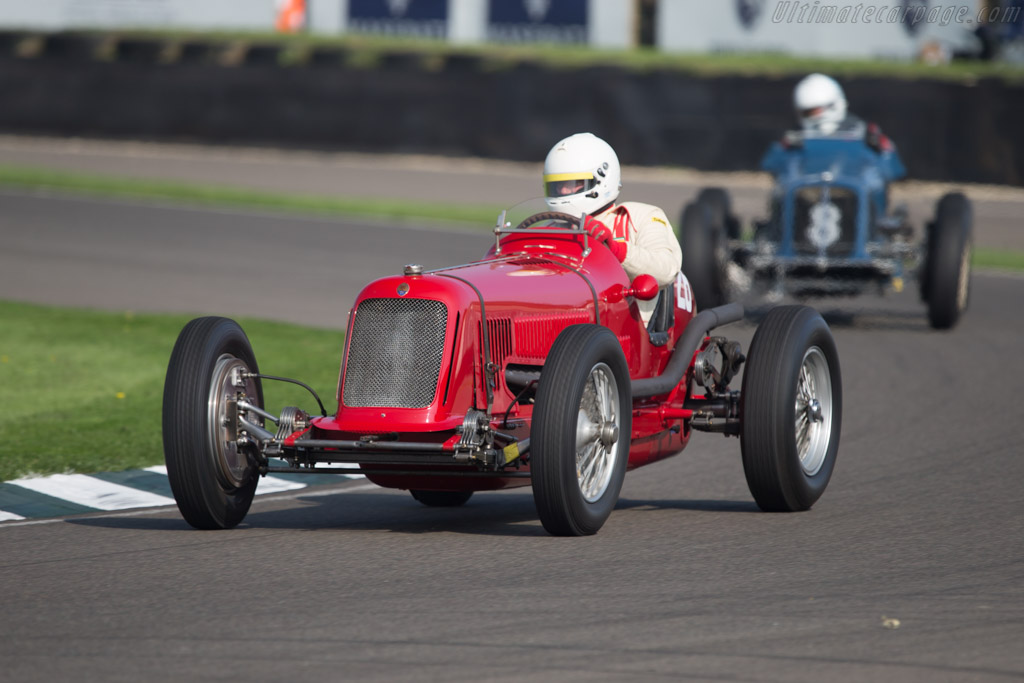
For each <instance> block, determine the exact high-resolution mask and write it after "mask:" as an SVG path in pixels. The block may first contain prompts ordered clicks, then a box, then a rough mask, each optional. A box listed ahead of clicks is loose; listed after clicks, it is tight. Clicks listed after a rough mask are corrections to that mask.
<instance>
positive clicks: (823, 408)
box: [795, 346, 833, 477]
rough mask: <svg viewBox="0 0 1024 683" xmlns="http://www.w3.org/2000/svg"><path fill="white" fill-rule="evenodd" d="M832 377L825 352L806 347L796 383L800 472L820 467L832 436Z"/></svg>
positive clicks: (797, 445) (809, 473)
mask: <svg viewBox="0 0 1024 683" xmlns="http://www.w3.org/2000/svg"><path fill="white" fill-rule="evenodd" d="M832 407H833V401H832V376H831V375H830V374H829V370H828V361H827V360H826V359H825V354H824V353H822V351H821V349H819V348H818V347H817V346H812V347H811V348H809V349H807V352H806V353H805V354H804V358H803V361H802V362H801V363H800V374H799V375H798V377H797V384H796V424H795V428H796V451H797V455H798V457H799V458H800V467H801V468H802V469H803V471H804V474H806V475H807V476H809V477H813V476H814V475H815V474H817V473H818V470H820V469H821V466H822V464H823V463H824V462H825V456H826V455H827V454H828V447H829V442H830V441H831V438H832Z"/></svg>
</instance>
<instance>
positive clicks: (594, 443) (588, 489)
mask: <svg viewBox="0 0 1024 683" xmlns="http://www.w3.org/2000/svg"><path fill="white" fill-rule="evenodd" d="M618 402H619V387H618V384H617V383H616V382H615V376H614V375H613V374H612V370H611V368H610V367H608V366H607V365H606V364H604V363H598V364H597V365H595V366H594V367H593V368H591V370H590V376H589V377H588V378H587V383H586V385H585V386H584V388H583V396H582V398H581V399H580V407H579V413H578V415H577V419H576V481H577V482H578V483H579V487H580V493H582V494H583V499H584V500H586V501H587V502H588V503H593V502H595V501H597V500H599V499H600V498H601V496H602V495H604V492H605V491H606V490H607V488H608V484H609V483H610V482H611V480H612V473H613V472H614V471H615V464H616V462H617V459H618V458H619V457H621V451H622V448H621V445H620V443H619V437H620V433H619V426H620V420H621V416H620V415H619V405H618Z"/></svg>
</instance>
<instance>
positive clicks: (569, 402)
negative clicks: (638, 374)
mask: <svg viewBox="0 0 1024 683" xmlns="http://www.w3.org/2000/svg"><path fill="white" fill-rule="evenodd" d="M632 415H633V413H632V399H631V396H630V383H629V366H628V365H627V364H626V357H625V355H624V354H623V353H622V346H620V344H619V340H618V339H616V337H615V335H614V334H613V333H612V332H611V330H609V329H608V328H606V327H601V326H599V325H572V326H570V327H567V328H566V329H565V330H563V331H562V333H561V334H559V335H558V338H557V339H556V340H555V343H554V345H553V346H552V347H551V352H550V353H549V354H548V357H547V361H546V362H545V363H544V368H543V370H541V374H540V382H538V385H537V396H536V403H535V405H534V409H533V425H532V427H531V430H530V471H531V474H532V477H533V500H534V502H535V503H536V505H537V514H538V515H539V516H540V521H541V523H542V524H543V525H544V528H545V529H547V531H548V532H549V533H551V534H554V535H555V536H587V535H590V534H594V533H597V531H598V529H600V528H601V526H602V525H604V523H605V521H606V520H607V519H608V516H609V515H610V514H611V512H612V510H613V509H614V508H615V504H616V503H617V502H618V500H619V491H620V490H621V489H622V481H623V479H624V478H625V476H626V464H627V461H628V460H629V445H630V435H631V429H632Z"/></svg>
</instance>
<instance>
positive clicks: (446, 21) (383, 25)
mask: <svg viewBox="0 0 1024 683" xmlns="http://www.w3.org/2000/svg"><path fill="white" fill-rule="evenodd" d="M285 4H287V3H286V0H20V1H19V0H0V28H7V29H31V30H37V31H65V30H69V29H113V30H117V29H195V30H207V31H272V30H274V27H275V23H276V19H277V16H278V11H279V10H280V9H281V8H282V7H283V6H284V5H285ZM634 10H635V8H634V0H306V2H305V13H306V23H305V29H306V30H308V31H310V32H312V33H317V34H321V35H338V34H342V33H373V34H383V35H390V36H410V37H429V38H446V39H448V40H450V41H452V42H456V43H484V42H489V41H491V42H521V43H531V42H560V43H588V44H590V45H594V46H597V47H606V48H628V47H631V46H632V45H633V44H634V42H635V41H634V32H635V31H634V28H635V27H634V18H635V11H634Z"/></svg>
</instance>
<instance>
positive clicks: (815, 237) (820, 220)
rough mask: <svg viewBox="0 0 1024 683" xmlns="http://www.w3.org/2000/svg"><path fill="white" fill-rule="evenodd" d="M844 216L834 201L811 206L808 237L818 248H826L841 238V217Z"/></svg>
mask: <svg viewBox="0 0 1024 683" xmlns="http://www.w3.org/2000/svg"><path fill="white" fill-rule="evenodd" d="M842 217H843V214H842V212H841V211H839V207H838V206H836V205H835V204H833V203H832V202H819V203H817V204H815V205H814V206H813V207H811V225H810V227H808V228H807V239H809V240H810V241H811V244H813V245H814V246H816V247H817V248H818V249H824V248H826V247H828V246H830V245H831V244H832V243H833V242H835V241H836V240H837V239H839V234H840V230H839V219H841V218H842Z"/></svg>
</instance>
